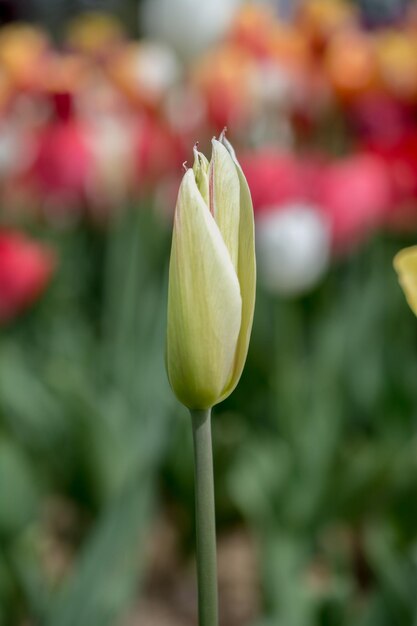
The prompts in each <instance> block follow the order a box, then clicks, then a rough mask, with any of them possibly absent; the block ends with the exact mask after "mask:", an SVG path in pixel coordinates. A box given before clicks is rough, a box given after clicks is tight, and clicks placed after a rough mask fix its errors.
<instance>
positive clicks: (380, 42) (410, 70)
mask: <svg viewBox="0 0 417 626" xmlns="http://www.w3.org/2000/svg"><path fill="white" fill-rule="evenodd" d="M375 49H376V57H377V62H378V68H379V73H380V77H381V80H382V83H383V85H384V87H385V89H386V90H387V91H388V93H389V94H391V95H392V96H393V97H395V98H399V99H400V100H404V101H406V102H408V101H413V102H414V101H416V100H417V41H416V39H415V35H413V34H411V33H410V34H409V33H406V32H402V31H399V30H393V29H392V30H386V31H383V32H381V33H378V35H377V36H376V38H375Z"/></svg>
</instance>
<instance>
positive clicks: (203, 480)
mask: <svg viewBox="0 0 417 626" xmlns="http://www.w3.org/2000/svg"><path fill="white" fill-rule="evenodd" d="M191 421H192V426H193V441H194V476H195V515H196V534H197V579H198V615H199V626H218V608H217V554H216V518H215V505H214V477H213V451H212V444H211V409H207V410H204V411H191Z"/></svg>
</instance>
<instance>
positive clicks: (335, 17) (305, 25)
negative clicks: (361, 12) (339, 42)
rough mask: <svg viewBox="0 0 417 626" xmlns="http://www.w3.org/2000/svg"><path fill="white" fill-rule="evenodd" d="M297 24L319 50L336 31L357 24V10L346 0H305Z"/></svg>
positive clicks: (338, 31) (341, 30)
mask: <svg viewBox="0 0 417 626" xmlns="http://www.w3.org/2000/svg"><path fill="white" fill-rule="evenodd" d="M297 21H298V24H299V26H300V28H301V30H302V31H303V32H304V33H305V34H306V36H307V37H308V39H309V40H310V41H311V43H312V44H313V46H314V47H315V48H316V49H318V50H319V51H320V50H321V49H322V47H323V46H325V45H326V44H327V43H328V41H329V40H330V39H331V38H332V37H333V36H334V35H336V34H337V33H340V32H343V31H346V30H350V29H351V28H354V27H355V26H357V24H358V11H357V8H356V7H355V6H354V5H353V3H351V2H347V1H346V0H306V1H305V2H302V3H301V5H300V10H299V13H298V19H297Z"/></svg>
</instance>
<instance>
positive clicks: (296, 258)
mask: <svg viewBox="0 0 417 626" xmlns="http://www.w3.org/2000/svg"><path fill="white" fill-rule="evenodd" d="M256 242H257V254H258V264H259V279H260V281H261V282H262V283H263V284H264V285H265V287H266V288H267V289H268V290H270V291H271V292H273V293H278V294H282V295H297V294H300V293H303V292H305V291H308V290H309V289H311V288H313V287H314V286H315V284H316V283H317V282H318V281H319V280H320V278H321V277H322V275H323V274H324V272H325V271H326V269H327V266H328V263H329V257H330V230H329V226H328V224H327V222H326V220H325V218H324V217H323V216H322V215H321V214H320V213H319V212H318V211H317V210H316V209H315V208H314V207H313V206H310V205H308V204H302V203H294V204H288V205H286V206H285V207H277V208H276V209H275V208H271V209H270V210H267V211H266V212H265V213H264V214H263V215H262V216H260V217H259V218H258V219H257V222H256Z"/></svg>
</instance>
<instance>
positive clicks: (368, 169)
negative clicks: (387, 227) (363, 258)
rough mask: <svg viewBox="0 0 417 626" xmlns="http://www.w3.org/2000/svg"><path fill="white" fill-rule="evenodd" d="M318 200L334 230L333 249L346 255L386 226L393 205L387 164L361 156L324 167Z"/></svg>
mask: <svg viewBox="0 0 417 626" xmlns="http://www.w3.org/2000/svg"><path fill="white" fill-rule="evenodd" d="M316 193H317V196H316V200H317V203H318V205H319V206H320V207H322V210H323V211H324V213H325V214H326V215H327V217H328V218H329V221H330V225H331V228H332V238H333V247H334V249H335V250H337V251H346V250H348V249H349V248H351V246H352V245H354V244H355V243H357V242H359V241H360V240H362V239H363V238H365V237H366V235H368V234H369V233H370V232H371V231H372V230H373V229H374V228H376V227H377V226H380V225H382V224H383V222H384V219H385V216H386V214H387V210H388V208H389V206H390V201H391V185H390V181H389V177H388V170H387V166H386V164H385V163H384V162H383V160H382V159H379V158H378V157H376V156H372V155H365V154H358V155H355V156H352V157H348V158H346V159H344V160H342V161H340V162H338V163H330V164H328V165H327V166H325V167H323V169H322V172H321V175H320V176H319V178H318V180H317V188H316Z"/></svg>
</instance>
